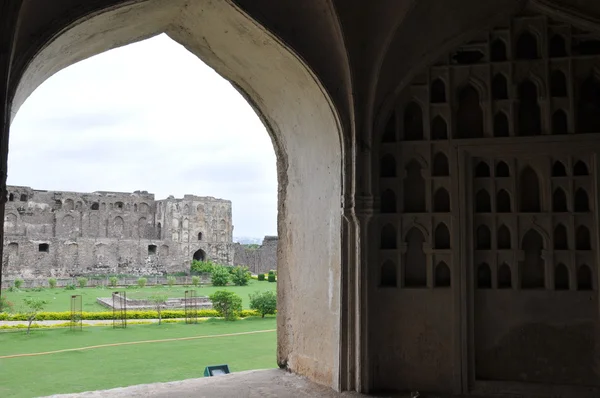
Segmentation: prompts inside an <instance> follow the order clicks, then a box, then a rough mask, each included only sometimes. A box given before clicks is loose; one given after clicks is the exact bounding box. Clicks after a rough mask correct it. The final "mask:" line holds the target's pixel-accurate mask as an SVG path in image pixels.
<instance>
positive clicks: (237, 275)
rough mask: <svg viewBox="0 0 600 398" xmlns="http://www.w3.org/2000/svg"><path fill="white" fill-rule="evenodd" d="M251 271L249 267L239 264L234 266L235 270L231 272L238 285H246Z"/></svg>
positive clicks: (232, 278) (234, 282)
mask: <svg viewBox="0 0 600 398" xmlns="http://www.w3.org/2000/svg"><path fill="white" fill-rule="evenodd" d="M250 275H251V274H250V271H248V267H242V266H237V267H233V272H232V273H231V281H232V282H233V284H234V285H236V286H246V285H248V282H249V281H250Z"/></svg>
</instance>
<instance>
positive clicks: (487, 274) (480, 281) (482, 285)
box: [477, 263, 492, 289]
mask: <svg viewBox="0 0 600 398" xmlns="http://www.w3.org/2000/svg"><path fill="white" fill-rule="evenodd" d="M477 288H478V289H491V288H492V270H491V269H490V266H489V264H487V263H481V264H479V265H478V266H477Z"/></svg>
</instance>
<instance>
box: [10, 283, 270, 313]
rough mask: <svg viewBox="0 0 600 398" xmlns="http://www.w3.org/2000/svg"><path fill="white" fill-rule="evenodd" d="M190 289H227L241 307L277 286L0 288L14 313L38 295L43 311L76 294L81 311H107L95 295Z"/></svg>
mask: <svg viewBox="0 0 600 398" xmlns="http://www.w3.org/2000/svg"><path fill="white" fill-rule="evenodd" d="M190 289H194V290H196V294H197V295H198V296H208V295H210V294H213V293H214V292H216V291H217V290H223V289H226V290H231V291H232V292H235V293H236V294H237V295H239V296H240V297H241V298H242V303H243V306H244V309H248V308H249V299H248V295H249V294H250V293H254V292H255V291H261V292H262V291H267V290H273V291H275V290H276V289H277V284H276V283H270V282H266V281H260V282H259V281H255V280H251V281H250V282H249V284H248V286H226V287H214V286H206V285H203V286H201V287H194V286H173V287H172V288H169V287H168V286H151V287H145V288H142V289H140V288H138V287H137V286H136V287H135V288H129V289H123V288H116V289H111V288H96V287H86V288H83V289H80V288H77V289H76V290H65V289H64V288H56V289H44V290H43V291H39V292H35V291H31V290H22V291H17V292H9V291H7V290H4V291H3V292H2V294H3V295H5V296H6V298H7V299H8V300H9V301H11V302H12V303H13V304H14V309H13V311H14V312H21V311H22V310H23V309H24V306H23V299H24V298H27V297H29V298H39V299H43V300H46V301H47V302H48V304H47V305H46V307H45V309H44V311H70V309H71V307H70V305H71V302H70V298H71V296H72V295H74V294H80V295H81V298H82V301H83V311H89V312H95V311H107V308H105V307H103V306H101V305H100V304H97V303H96V298H97V297H110V295H111V292H112V291H113V290H125V291H126V292H127V297H128V298H144V297H148V296H152V295H154V294H166V295H167V296H169V297H185V291H186V290H190Z"/></svg>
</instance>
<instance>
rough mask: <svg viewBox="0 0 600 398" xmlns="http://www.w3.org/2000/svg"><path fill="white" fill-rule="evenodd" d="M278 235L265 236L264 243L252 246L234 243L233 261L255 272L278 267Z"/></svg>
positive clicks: (267, 270) (264, 271)
mask: <svg viewBox="0 0 600 398" xmlns="http://www.w3.org/2000/svg"><path fill="white" fill-rule="evenodd" d="M277 241H278V239H277V237H276V236H265V238H264V239H263V242H262V245H260V246H259V247H257V248H251V247H249V246H248V245H242V244H240V243H234V245H233V263H234V264H235V265H245V266H247V267H248V269H249V270H250V272H252V273H253V274H259V273H266V272H269V271H270V270H272V269H274V270H276V269H277Z"/></svg>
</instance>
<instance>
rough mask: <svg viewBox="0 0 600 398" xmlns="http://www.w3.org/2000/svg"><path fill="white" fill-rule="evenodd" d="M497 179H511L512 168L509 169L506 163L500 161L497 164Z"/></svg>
mask: <svg viewBox="0 0 600 398" xmlns="http://www.w3.org/2000/svg"><path fill="white" fill-rule="evenodd" d="M496 177H501V178H504V177H510V167H508V165H507V164H506V162H503V161H499V162H498V163H497V164H496Z"/></svg>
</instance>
